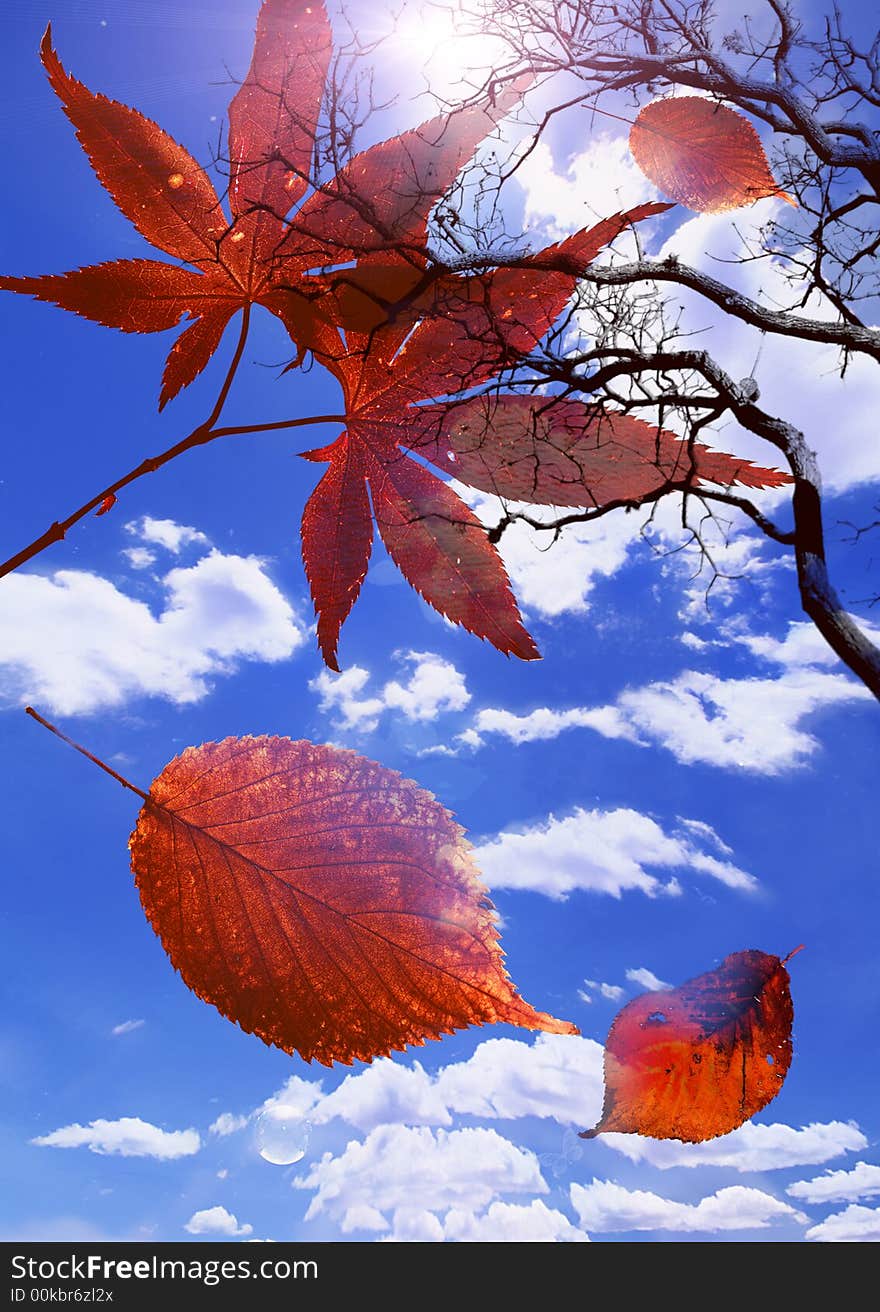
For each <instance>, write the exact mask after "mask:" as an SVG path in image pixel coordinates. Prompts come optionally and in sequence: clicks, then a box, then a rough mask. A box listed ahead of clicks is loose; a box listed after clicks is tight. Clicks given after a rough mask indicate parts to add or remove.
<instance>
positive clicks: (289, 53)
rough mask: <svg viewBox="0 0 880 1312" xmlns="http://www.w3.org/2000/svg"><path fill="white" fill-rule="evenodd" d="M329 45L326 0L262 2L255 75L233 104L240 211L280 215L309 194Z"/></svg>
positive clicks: (235, 198) (232, 196)
mask: <svg viewBox="0 0 880 1312" xmlns="http://www.w3.org/2000/svg"><path fill="white" fill-rule="evenodd" d="M330 49H331V45H330V24H329V22H328V20H327V14H326V11H325V9H324V4H323V0H266V2H265V3H264V4H263V6H262V8H261V9H260V13H259V17H258V19H257V35H256V40H255V42H254V54H253V59H252V61H251V66H250V69H249V70H248V75H247V77H246V78H245V80H244V82H243V83H242V85H241V87H240V88H239V90H238V91H237V92H236V94H235V96H234V97H233V99H232V103H231V104H230V106H229V158H230V163H231V174H230V180H229V200H230V204H231V206H232V213H233V214H235V215H243V214H247V213H248V212H249V211H251V210H256V211H263V212H266V213H267V214H268V215H269V216H271V217H273V218H275V219H278V220H280V219H283V218H284V216H285V215H286V214H287V213H288V211H289V210H290V209H291V208H292V207H293V205H295V204H296V202H297V201H298V200H300V198H301V197H302V196H303V195H304V193H305V191H306V189H307V187H308V185H309V180H310V178H311V176H312V168H311V164H312V152H313V150H314V144H315V131H316V128H317V123H318V111H319V110H320V108H321V97H322V96H323V93H324V79H325V77H326V76H327V65H328V64H329V62H330ZM267 226H268V225H267ZM271 231H272V238H273V242H274V241H276V240H277V235H278V230H277V227H276V228H273V229H272V230H271Z"/></svg>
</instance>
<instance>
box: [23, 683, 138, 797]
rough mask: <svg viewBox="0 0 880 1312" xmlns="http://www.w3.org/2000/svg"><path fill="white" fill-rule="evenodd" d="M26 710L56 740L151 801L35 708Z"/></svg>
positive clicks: (28, 707)
mask: <svg viewBox="0 0 880 1312" xmlns="http://www.w3.org/2000/svg"><path fill="white" fill-rule="evenodd" d="M24 709H25V714H26V715H29V716H30V717H31V719H32V720H36V721H37V724H41V725H42V726H43V728H44V729H48V730H49V732H50V733H54V735H55V737H56V738H60V739H61V741H62V742H63V743H67V745H68V746H69V747H73V748H74V749H75V750H76V751H77V752H80V753H81V755H83V756H85V757H86V759H87V760H89V761H91V762H92V763H93V765H99V766H100V767H101V769H102V770H104V771H105V773H106V774H109V775H110V777H111V779H115V780H116V782H117V783H118V784H122V787H123V788H128V789H129V790H130V791H131V792H132V793H137V795H138V797H142V798H143V799H144V801H145V802H148V801H149V800H150V795H149V793H145V792H144V791H143V789H142V788H138V787H137V785H136V784H133V783H130V782H129V781H128V779H124V778H123V777H122V775H121V774H117V772H116V771H115V770H112V769H111V768H110V766H109V765H107V764H106V763H105V762H104V761H102V760H101V759H100V758H99V757H97V756H93V755H92V753H91V752H89V751H87V750H86V749H85V747H80V745H79V743H75V742H74V741H73V739H72V738H68V736H67V734H66V733H62V732H61V730H60V729H58V728H56V727H55V725H54V724H50V723H49V721H48V720H44V719H43V717H42V715H40V714H39V712H38V711H35V710H34V708H33V706H26V707H25V708H24Z"/></svg>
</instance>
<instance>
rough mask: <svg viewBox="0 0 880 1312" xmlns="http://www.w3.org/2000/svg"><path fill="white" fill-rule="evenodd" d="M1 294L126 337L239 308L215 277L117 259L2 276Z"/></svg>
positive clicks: (153, 263)
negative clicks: (222, 308) (21, 295)
mask: <svg viewBox="0 0 880 1312" xmlns="http://www.w3.org/2000/svg"><path fill="white" fill-rule="evenodd" d="M0 290H3V291H10V292H21V293H24V294H25V295H28V296H33V297H35V298H36V299H37V300H38V301H48V302H50V303H51V304H52V305H57V306H59V307H60V308H61V309H62V310H70V311H72V312H73V313H74V314H80V315H82V316H83V318H85V319H91V320H92V321H93V322H94V323H102V324H104V325H105V326H106V327H107V328H119V329H121V330H122V332H124V333H155V332H161V331H162V330H163V329H165V328H173V327H174V326H175V325H176V324H178V323H179V322H180V320H181V319H182V318H183V317H184V316H185V315H201V314H206V313H209V312H212V311H214V310H216V308H217V306H218V303H222V304H223V305H225V306H228V307H229V309H228V313H229V314H232V313H233V312H234V311H235V310H236V309H237V308H238V304H240V302H238V303H237V302H236V300H235V299H234V298H233V297H232V296H231V295H230V289H229V286H228V284H225V283H223V282H221V281H219V280H218V279H217V278H216V277H210V276H208V277H206V276H203V275H202V274H200V273H196V272H194V271H193V270H192V269H180V268H178V267H177V266H176V265H174V264H160V263H159V261H158V260H113V261H111V262H110V263H108V264H95V265H92V266H91V267H90V268H87V269H73V270H72V271H71V272H70V273H57V274H53V273H50V274H45V275H44V276H43V277H42V278H12V277H3V276H0Z"/></svg>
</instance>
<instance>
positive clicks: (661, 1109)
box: [581, 951, 793, 1143]
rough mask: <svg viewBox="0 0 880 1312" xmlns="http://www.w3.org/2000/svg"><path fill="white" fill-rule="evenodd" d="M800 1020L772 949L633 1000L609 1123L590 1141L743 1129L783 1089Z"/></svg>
mask: <svg viewBox="0 0 880 1312" xmlns="http://www.w3.org/2000/svg"><path fill="white" fill-rule="evenodd" d="M790 955H793V954H790ZM788 959H789V958H788V957H786V958H785V961H788ZM792 1020H793V1010H792V1004H791V994H790V992H789V978H788V971H787V970H786V969H785V962H784V961H780V960H779V958H778V957H773V956H769V955H768V954H767V953H766V952H755V951H749V952H734V953H733V954H732V955H731V956H729V957H726V958H725V959H724V961H722V963H721V965H720V966H719V967H718V968H717V970H710V971H708V972H707V973H706V974H705V975H697V977H696V978H695V979H691V980H688V982H687V983H686V984H682V985H681V987H680V988H677V989H663V990H662V991H659V992H655V993H645V994H643V995H642V996H641V997H638V998H634V999H633V1001H632V1002H628V1003H627V1005H626V1006H625V1007H624V1008H623V1009H622V1011H620V1012H618V1014H617V1016H616V1017H615V1020H614V1024H613V1025H612V1026H611V1032H610V1034H609V1035H608V1042H607V1044H606V1047H605V1106H604V1107H603V1109H602V1119H601V1120H600V1121H599V1123H598V1125H596V1126H595V1127H594V1128H593V1129H592V1130H585V1131H584V1133H583V1134H582V1135H581V1138H583V1139H592V1138H593V1137H594V1136H595V1135H597V1134H605V1133H607V1132H608V1131H610V1130H615V1131H620V1132H622V1133H624V1134H644V1135H649V1136H651V1137H652V1138H654V1139H683V1140H684V1141H685V1142H686V1143H702V1142H703V1141H704V1140H705V1139H714V1138H716V1137H717V1136H718V1135H720V1134H727V1133H729V1131H730V1130H735V1129H736V1127H737V1126H738V1125H742V1124H743V1122H744V1121H747V1120H748V1119H749V1117H751V1116H754V1115H755V1113H756V1112H759V1111H760V1110H761V1108H762V1107H766V1106H767V1103H768V1102H770V1101H771V1100H772V1099H773V1098H775V1097H776V1095H777V1093H778V1092H779V1090H780V1089H781V1088H782V1084H783V1081H784V1080H785V1077H786V1075H787V1074H788V1068H789V1066H790V1064H791V1026H792Z"/></svg>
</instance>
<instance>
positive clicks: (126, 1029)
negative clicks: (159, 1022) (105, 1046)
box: [110, 1020, 146, 1038]
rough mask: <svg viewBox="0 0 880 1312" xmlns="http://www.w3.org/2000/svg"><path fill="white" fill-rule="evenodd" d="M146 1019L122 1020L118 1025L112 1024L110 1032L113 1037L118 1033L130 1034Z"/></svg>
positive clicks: (144, 1022) (142, 1025)
mask: <svg viewBox="0 0 880 1312" xmlns="http://www.w3.org/2000/svg"><path fill="white" fill-rule="evenodd" d="M145 1024H146V1021H143V1020H124V1021H122V1022H121V1023H120V1024H119V1025H114V1026H113V1029H112V1030H111V1031H110V1033H111V1034H112V1035H113V1037H114V1038H118V1036H119V1035H120V1034H132V1033H133V1032H134V1031H135V1030H139V1029H142V1028H143V1027H144V1025H145Z"/></svg>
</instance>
